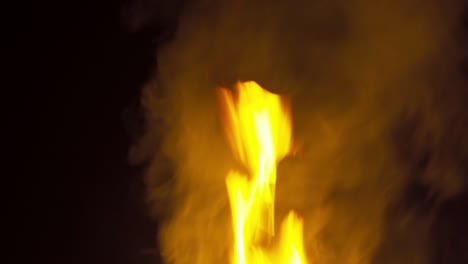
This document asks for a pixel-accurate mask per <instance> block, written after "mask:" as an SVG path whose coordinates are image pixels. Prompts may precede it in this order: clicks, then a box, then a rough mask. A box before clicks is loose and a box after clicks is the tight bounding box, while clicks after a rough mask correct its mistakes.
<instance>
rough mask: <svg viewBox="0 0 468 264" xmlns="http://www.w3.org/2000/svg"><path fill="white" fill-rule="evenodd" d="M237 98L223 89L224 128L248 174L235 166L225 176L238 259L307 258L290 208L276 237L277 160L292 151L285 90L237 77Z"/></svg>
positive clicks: (243, 262) (244, 263)
mask: <svg viewBox="0 0 468 264" xmlns="http://www.w3.org/2000/svg"><path fill="white" fill-rule="evenodd" d="M236 95H237V96H236V98H234V95H233V93H232V92H230V91H229V90H228V89H221V90H220V97H221V102H222V105H223V109H224V110H225V114H226V115H225V120H224V121H225V129H226V134H227V138H228V141H229V143H230V145H231V148H232V150H233V152H234V155H235V156H236V158H237V159H238V160H239V161H240V162H241V163H242V164H243V165H244V166H245V168H246V169H247V175H246V174H244V173H242V172H239V171H234V170H232V171H230V172H229V173H228V175H227V178H226V185H227V190H228V195H229V201H230V205H231V213H232V225H233V232H234V243H233V244H234V245H233V247H234V249H233V254H232V257H231V263H233V264H253V263H255V264H267V263H284V264H305V263H307V261H306V258H305V254H304V248H303V241H302V240H303V239H302V228H303V223H302V219H301V218H300V217H299V216H297V215H296V214H295V213H294V212H292V211H291V212H290V213H289V214H288V216H287V217H286V219H285V220H284V221H283V223H282V225H281V234H280V239H279V241H275V230H274V201H275V183H276V165H277V163H278V162H279V161H280V160H281V159H282V158H284V157H285V156H286V155H287V154H288V153H289V152H290V151H291V146H292V128H291V120H290V115H289V109H288V108H287V107H286V106H285V105H284V104H282V102H281V98H280V96H278V95H276V94H273V93H270V92H268V91H266V90H264V89H263V88H262V87H260V86H259V85H258V84H257V83H255V82H252V81H250V82H243V83H241V82H238V83H237V85H236Z"/></svg>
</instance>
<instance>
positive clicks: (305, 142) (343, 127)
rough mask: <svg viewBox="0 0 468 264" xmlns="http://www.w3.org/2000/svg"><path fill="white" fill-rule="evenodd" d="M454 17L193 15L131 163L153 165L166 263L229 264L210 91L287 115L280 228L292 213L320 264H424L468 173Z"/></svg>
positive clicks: (209, 6) (161, 70) (156, 86)
mask: <svg viewBox="0 0 468 264" xmlns="http://www.w3.org/2000/svg"><path fill="white" fill-rule="evenodd" d="M458 10H459V9H458V3H457V2H454V1H436V0H433V1H422V0H421V1H419V0H412V1H408V0H397V1H395V0H393V1H390V0H385V1H371V0H352V1H339V0H332V1H259V0H257V1H250V0H249V1H248V0H245V1H241V0H237V1H234V0H233V1H198V2H196V3H190V4H188V5H187V6H186V7H185V9H184V12H183V15H182V17H181V20H180V24H179V28H178V31H177V33H176V36H175V39H174V40H173V41H172V42H170V43H168V44H167V45H165V46H164V47H162V48H161V49H160V50H159V51H158V60H159V61H158V70H157V72H156V73H155V77H154V79H153V80H152V81H151V82H149V83H148V85H147V86H146V87H145V88H144V91H143V96H142V98H143V105H144V107H145V109H146V134H145V135H144V136H143V137H142V138H141V140H140V142H139V143H138V144H136V145H135V146H134V148H133V149H132V152H131V158H132V160H133V161H134V162H144V161H149V163H148V168H147V174H146V181H147V186H148V198H149V201H150V204H151V208H152V211H153V212H154V214H155V216H156V217H158V218H159V219H161V221H163V226H162V228H161V233H160V240H161V245H162V249H161V250H162V253H163V255H164V258H165V260H166V261H167V263H177V264H179V263H190V264H193V263H196V264H206V263H227V259H228V254H229V250H230V246H229V245H230V241H231V239H232V237H231V232H232V231H231V226H230V210H229V203H228V197H227V192H226V187H225V182H224V180H225V177H226V175H227V172H228V170H230V169H231V168H233V167H234V166H236V164H235V162H234V161H233V157H232V155H231V153H230V151H229V148H228V146H227V144H226V143H225V140H224V138H223V134H222V132H221V131H222V130H221V123H220V120H219V116H218V108H217V101H216V100H217V99H216V94H215V88H216V87H219V86H220V85H223V86H229V85H231V84H232V83H233V82H234V81H236V80H238V79H240V80H255V81H257V82H258V83H259V84H260V85H262V86H263V87H265V88H267V89H269V90H272V91H274V92H277V93H280V94H284V95H286V96H289V97H290V98H291V100H292V114H293V122H294V137H295V141H296V142H297V146H299V147H300V152H299V153H298V154H297V155H296V156H293V157H289V158H287V159H285V160H284V161H283V162H282V163H281V164H280V165H279V168H278V170H279V172H278V179H277V190H276V194H277V198H276V200H277V208H276V214H277V216H276V219H278V221H277V223H280V219H282V218H283V217H284V215H285V214H286V212H287V211H289V210H290V209H294V210H296V211H298V212H299V213H300V214H301V215H302V216H303V217H304V218H305V221H304V228H305V230H304V232H305V244H306V251H307V255H308V258H309V261H310V263H320V264H329V263H330V264H331V263H412V264H417V263H430V259H431V258H432V257H433V256H432V255H431V253H430V252H431V251H430V247H431V246H432V245H431V244H429V242H430V241H431V240H430V239H428V236H429V235H430V233H429V230H430V226H431V221H432V219H433V217H434V214H435V212H436V211H437V208H438V204H440V202H441V201H443V200H445V199H447V198H449V197H452V196H454V195H456V194H458V193H460V192H461V191H462V190H463V186H464V184H465V182H464V181H465V179H464V178H463V175H466V173H467V168H466V165H463V164H466V157H468V153H467V151H468V140H467V136H466V135H468V129H467V119H466V117H464V112H463V111H464V110H463V103H464V102H463V100H464V99H463V96H467V93H466V87H468V86H467V83H466V81H465V80H463V79H462V78H461V77H460V76H459V73H458V69H457V62H458V60H459V54H461V51H460V49H459V47H458V46H457V39H456V36H457V30H459V29H458V28H457V27H458V24H457V23H458V20H457V19H458V17H459V14H458ZM145 19H146V18H145ZM135 23H136V22H135ZM161 142H162V143H161ZM464 161H465V162H464ZM464 166H465V167H464Z"/></svg>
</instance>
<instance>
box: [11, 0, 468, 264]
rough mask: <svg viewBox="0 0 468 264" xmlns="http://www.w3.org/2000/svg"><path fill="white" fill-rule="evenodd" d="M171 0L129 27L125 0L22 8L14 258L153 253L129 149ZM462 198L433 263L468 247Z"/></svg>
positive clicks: (449, 215) (172, 14)
mask: <svg viewBox="0 0 468 264" xmlns="http://www.w3.org/2000/svg"><path fill="white" fill-rule="evenodd" d="M174 3H175V4H174V6H172V7H171V8H168V9H165V10H161V11H160V13H159V14H160V15H159V16H155V17H153V18H152V19H153V20H154V21H152V22H150V23H147V26H145V27H140V28H138V29H137V30H134V31H132V30H130V29H129V27H128V25H125V23H124V21H125V19H124V16H123V14H125V12H124V11H122V9H125V6H126V5H127V4H128V2H124V1H122V0H120V1H89V2H84V1H61V2H48V3H44V2H41V3H37V4H36V6H34V7H33V8H32V9H31V10H29V11H28V12H23V13H22V15H23V16H22V17H25V19H24V20H22V19H19V20H22V21H23V22H24V21H26V22H27V23H26V24H27V27H26V28H20V27H19V26H18V30H14V33H15V35H16V36H18V37H19V39H20V43H19V44H18V47H17V48H18V50H19V51H18V54H19V55H20V56H21V57H23V56H24V59H21V60H17V61H16V63H14V64H12V66H13V67H18V69H19V70H20V71H19V72H20V74H19V75H18V76H15V79H16V84H20V86H23V87H27V88H26V89H18V94H17V95H15V97H12V98H13V99H12V101H13V102H14V103H15V104H17V105H16V107H14V108H10V110H11V111H12V112H13V113H15V116H14V118H13V120H14V126H16V127H21V129H19V130H20V132H19V133H18V135H19V136H20V137H21V139H20V141H21V143H24V145H25V148H24V149H23V148H22V149H21V150H18V149H16V151H15V152H12V154H14V155H18V156H19V160H20V163H19V165H18V166H16V171H20V172H21V174H19V175H23V176H22V177H18V183H19V184H18V186H19V188H20V189H19V192H18V196H17V197H15V201H17V203H16V204H15V209H16V210H17V212H19V214H18V216H19V219H18V220H15V230H14V231H15V237H14V243H15V245H16V246H18V247H17V249H16V250H15V252H14V253H15V254H16V260H18V263H22V262H23V261H24V262H28V263H32V262H33V261H34V263H80V264H84V263H90V264H92V263H99V264H106V263H113V264H117V263H129V264H130V263H134V264H137V263H138V264H140V263H158V262H159V256H158V253H157V250H154V249H152V248H156V247H157V245H156V231H157V222H156V221H154V220H152V219H151V218H150V216H149V215H148V212H147V211H148V210H147V209H146V208H145V203H144V186H143V178H142V174H141V168H139V167H133V166H130V165H129V164H128V161H127V156H128V149H129V146H130V144H131V142H132V140H133V139H132V136H137V135H135V134H138V129H136V132H135V128H138V126H139V124H140V122H139V119H138V118H141V115H140V113H139V112H138V104H139V97H140V92H141V87H142V85H143V84H144V83H145V81H147V79H148V78H149V75H150V73H151V72H152V71H154V67H155V62H156V48H157V47H158V46H159V45H161V44H163V43H165V42H166V41H168V40H170V38H171V36H172V34H173V32H174V31H175V29H176V28H177V17H178V14H179V12H180V10H181V9H182V8H183V3H182V2H181V1H174ZM154 8H157V7H156V6H155V7H154ZM467 17H468V16H465V20H464V22H462V21H461V23H464V24H465V28H466V29H467V31H468V22H467V21H468V18H467ZM462 67H465V71H466V69H467V68H468V67H467V66H466V65H465V66H462ZM129 127H130V128H131V129H128V128H129ZM467 201H468V199H467V195H466V193H465V194H463V195H462V196H460V197H458V198H456V199H454V200H453V201H448V202H447V204H446V205H444V206H443V208H442V210H441V212H442V213H441V215H440V217H439V218H438V220H437V224H438V223H442V224H439V225H441V226H443V227H442V228H439V229H437V230H439V231H436V232H435V235H434V236H435V237H437V239H439V240H441V241H442V240H443V241H450V244H446V243H445V242H443V241H442V242H441V244H440V246H438V247H437V250H436V251H440V252H441V253H440V254H438V256H439V257H438V258H440V260H439V261H440V262H438V263H463V262H457V261H462V259H461V258H459V257H457V255H456V253H455V254H454V251H451V250H452V249H453V248H455V250H457V248H458V250H459V251H458V252H467V251H468V247H467V242H466V239H463V237H467V236H468V233H466V232H467V231H466V230H467V224H466V223H468V219H467V213H466V211H467V208H468V206H467V205H468V203H467ZM437 224H436V225H437ZM463 232H465V233H463ZM463 234H467V235H466V236H465V235H463ZM444 243H445V244H444ZM465 249H467V250H466V251H465ZM455 252H457V251H455ZM465 254H466V253H465ZM458 256H461V255H458ZM465 256H466V255H465ZM15 262H16V261H15Z"/></svg>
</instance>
